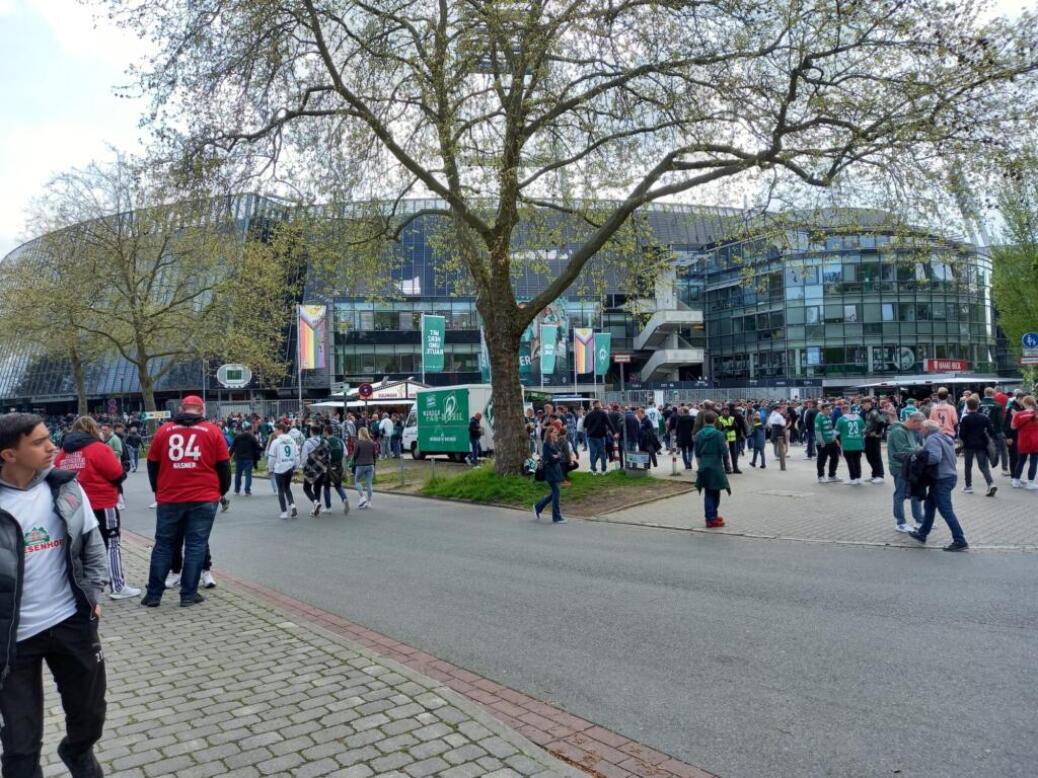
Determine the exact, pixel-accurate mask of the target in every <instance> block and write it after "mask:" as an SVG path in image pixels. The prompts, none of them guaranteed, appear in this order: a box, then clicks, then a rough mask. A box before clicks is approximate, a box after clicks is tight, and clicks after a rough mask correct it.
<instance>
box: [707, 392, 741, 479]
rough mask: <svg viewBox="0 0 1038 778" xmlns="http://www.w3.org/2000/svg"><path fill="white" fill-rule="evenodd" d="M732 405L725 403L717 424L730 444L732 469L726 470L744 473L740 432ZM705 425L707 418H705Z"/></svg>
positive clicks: (729, 453) (729, 452)
mask: <svg viewBox="0 0 1038 778" xmlns="http://www.w3.org/2000/svg"><path fill="white" fill-rule="evenodd" d="M732 408H733V406H731V405H724V406H722V407H721V415H720V416H719V417H718V418H717V422H716V424H717V425H718V426H719V427H720V428H721V429H722V430H723V431H724V439H725V442H726V443H727V444H728V456H729V458H730V460H731V469H730V470H728V471H726V472H730V473H739V474H742V470H740V469H739V442H738V432H737V431H736V428H735V417H734V416H733V415H732ZM703 423H704V425H705V424H706V420H705V419H704V420H703Z"/></svg>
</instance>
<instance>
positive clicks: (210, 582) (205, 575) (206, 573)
mask: <svg viewBox="0 0 1038 778" xmlns="http://www.w3.org/2000/svg"><path fill="white" fill-rule="evenodd" d="M202 587H203V588H205V589H215V588H216V580H215V579H214V578H213V572H212V570H203V571H202Z"/></svg>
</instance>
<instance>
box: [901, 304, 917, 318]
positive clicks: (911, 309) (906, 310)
mask: <svg viewBox="0 0 1038 778" xmlns="http://www.w3.org/2000/svg"><path fill="white" fill-rule="evenodd" d="M897 310H898V313H899V314H900V321H915V310H916V309H915V306H914V305H912V304H911V303H902V304H901V305H899V306H898V307H897Z"/></svg>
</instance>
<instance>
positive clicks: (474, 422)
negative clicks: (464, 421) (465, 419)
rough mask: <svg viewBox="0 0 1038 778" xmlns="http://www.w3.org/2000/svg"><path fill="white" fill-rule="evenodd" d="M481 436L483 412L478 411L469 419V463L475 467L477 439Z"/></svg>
mask: <svg viewBox="0 0 1038 778" xmlns="http://www.w3.org/2000/svg"><path fill="white" fill-rule="evenodd" d="M482 437H483V414H482V413H480V412H479V411H476V413H475V414H474V415H473V416H472V418H471V419H469V464H471V465H472V466H473V467H476V466H477V465H478V464H479V455H480V453H481V452H480V449H479V439H480V438H482Z"/></svg>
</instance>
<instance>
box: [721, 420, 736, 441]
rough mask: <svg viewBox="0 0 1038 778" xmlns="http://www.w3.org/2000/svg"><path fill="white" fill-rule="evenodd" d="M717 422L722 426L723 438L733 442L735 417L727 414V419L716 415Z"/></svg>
mask: <svg viewBox="0 0 1038 778" xmlns="http://www.w3.org/2000/svg"><path fill="white" fill-rule="evenodd" d="M717 423H718V424H720V425H721V426H722V427H724V438H725V440H727V441H728V442H729V443H734V442H735V417H734V416H729V417H728V418H727V419H726V418H725V417H724V416H718V417H717Z"/></svg>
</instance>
